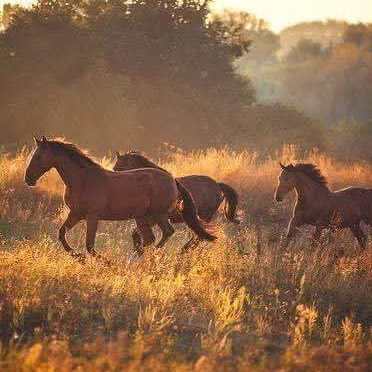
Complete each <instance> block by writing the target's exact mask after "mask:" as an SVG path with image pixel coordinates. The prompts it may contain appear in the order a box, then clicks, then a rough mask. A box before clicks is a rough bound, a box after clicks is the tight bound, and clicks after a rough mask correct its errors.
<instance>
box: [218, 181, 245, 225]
mask: <svg viewBox="0 0 372 372" xmlns="http://www.w3.org/2000/svg"><path fill="white" fill-rule="evenodd" d="M218 185H219V186H220V189H221V190H222V192H223V196H224V198H225V199H226V201H225V217H226V219H227V220H228V221H230V222H233V223H236V224H240V221H239V220H238V219H237V217H236V209H237V207H238V202H239V197H238V193H237V192H236V191H235V189H234V188H232V187H231V186H230V185H227V184H226V183H223V182H219V184H218Z"/></svg>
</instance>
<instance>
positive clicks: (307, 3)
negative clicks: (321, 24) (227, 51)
mask: <svg viewBox="0 0 372 372" xmlns="http://www.w3.org/2000/svg"><path fill="white" fill-rule="evenodd" d="M32 2H33V1H32V0H0V5H1V6H2V4H4V3H13V4H14V3H22V4H30V3H32ZM215 7H216V9H218V10H221V9H223V8H233V9H235V10H245V11H248V12H250V13H253V14H256V15H257V16H258V17H260V18H264V19H265V20H267V21H268V22H269V23H270V25H271V27H272V29H273V30H275V31H280V30H281V29H282V28H284V27H286V26H289V25H292V24H295V23H298V22H302V21H312V20H326V19H328V18H332V19H344V20H347V21H350V22H372V0H215Z"/></svg>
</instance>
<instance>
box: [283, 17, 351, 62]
mask: <svg viewBox="0 0 372 372" xmlns="http://www.w3.org/2000/svg"><path fill="white" fill-rule="evenodd" d="M346 26H347V22H344V21H335V20H328V21H327V22H320V21H313V22H303V23H298V24H296V25H294V26H290V27H287V28H285V29H284V30H283V31H282V32H281V33H280V44H281V49H280V55H286V54H287V53H288V52H289V51H290V50H291V49H292V48H293V47H294V46H296V45H297V44H298V42H299V41H300V40H301V39H309V40H313V41H316V42H319V43H321V44H322V45H323V46H327V45H329V44H330V43H336V44H338V43H339V42H341V40H342V35H343V32H344V30H345V28H346Z"/></svg>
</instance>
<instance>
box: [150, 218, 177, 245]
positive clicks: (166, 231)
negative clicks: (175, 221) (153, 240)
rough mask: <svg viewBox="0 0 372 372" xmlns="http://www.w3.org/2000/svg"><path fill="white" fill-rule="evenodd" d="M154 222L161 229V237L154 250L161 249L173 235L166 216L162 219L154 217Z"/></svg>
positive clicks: (172, 229)
mask: <svg viewBox="0 0 372 372" xmlns="http://www.w3.org/2000/svg"><path fill="white" fill-rule="evenodd" d="M154 221H155V222H156V223H157V224H158V226H159V227H160V229H161V232H162V236H161V239H160V241H159V243H158V244H156V248H162V247H163V246H164V244H165V243H166V242H167V241H168V240H169V238H170V237H171V236H172V235H173V234H174V228H173V226H172V225H171V224H170V223H169V221H168V215H166V216H163V217H156V218H154Z"/></svg>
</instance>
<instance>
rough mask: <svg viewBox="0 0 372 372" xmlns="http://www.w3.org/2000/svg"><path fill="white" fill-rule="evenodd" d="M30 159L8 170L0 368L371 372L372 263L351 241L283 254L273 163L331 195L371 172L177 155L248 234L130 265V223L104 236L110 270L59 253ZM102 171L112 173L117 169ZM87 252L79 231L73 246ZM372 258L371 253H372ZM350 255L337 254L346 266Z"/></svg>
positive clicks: (367, 181) (53, 177) (11, 163)
mask: <svg viewBox="0 0 372 372" xmlns="http://www.w3.org/2000/svg"><path fill="white" fill-rule="evenodd" d="M27 157H28V153H27V152H26V151H22V152H21V153H19V154H18V155H17V156H16V157H6V156H3V157H1V158H0V165H1V173H0V198H1V199H0V223H1V225H0V229H1V230H0V232H1V237H0V239H1V240H0V244H1V248H2V249H1V253H0V328H1V331H2V332H1V338H2V340H3V344H2V345H3V346H2V351H1V359H0V360H1V361H0V368H1V369H3V370H6V371H33V370H56V371H70V370H89V371H90V370H97V371H117V370H141V369H142V370H150V369H153V370H158V371H163V370H180V371H189V370H198V371H215V370H221V371H222V370H224V371H225V370H236V369H240V370H242V371H243V370H244V371H246V370H267V371H272V370H278V369H281V370H288V371H291V370H293V371H294V370H324V371H325V370H327V371H332V370H333V371H338V370H360V371H364V370H367V368H368V365H370V363H371V357H372V345H371V331H372V330H371V321H372V315H371V314H372V291H371V287H372V267H371V262H372V255H371V248H370V245H369V249H368V250H366V251H365V252H360V251H359V248H358V247H357V244H356V242H355V241H354V239H353V237H352V236H351V235H350V234H349V233H348V232H346V231H345V232H337V233H336V234H334V235H333V236H325V237H324V239H323V241H322V242H321V244H320V245H319V246H314V247H313V246H311V245H310V244H309V240H308V239H307V234H306V231H305V232H304V234H302V235H301V236H300V238H299V240H298V242H297V243H296V244H295V245H293V246H291V247H289V248H288V249H287V250H286V251H283V250H282V249H281V244H280V237H281V234H282V233H283V231H284V228H285V223H286V222H287V221H288V218H289V208H290V206H291V201H288V202H287V203H286V204H285V205H283V206H277V205H275V204H274V203H273V201H272V196H273V192H274V189H275V186H276V179H277V176H278V173H279V170H280V168H279V166H278V164H277V162H278V161H279V160H280V161H282V162H285V163H287V162H290V161H298V160H305V161H311V162H314V163H316V164H317V165H319V166H320V167H321V169H322V170H323V171H324V174H325V175H326V176H327V177H328V178H329V180H330V182H331V185H332V186H334V187H344V186H348V185H350V184H354V185H360V186H371V185H372V172H371V170H372V167H371V166H370V165H369V164H348V165H346V164H341V163H338V162H337V161H335V160H333V159H330V158H329V157H327V156H326V155H324V154H319V153H317V152H312V153H310V154H308V155H306V156H304V157H301V156H300V155H299V153H298V152H297V150H296V149H295V148H294V147H291V146H288V147H285V148H284V149H283V151H282V152H281V153H280V154H278V156H277V157H275V159H266V160H263V159H261V158H260V156H259V154H251V153H248V152H243V153H234V152H232V151H229V150H227V149H226V150H215V149H210V150H208V151H206V152H195V153H191V154H184V153H182V152H180V151H178V152H174V153H173V155H171V156H170V157H169V158H168V159H167V160H165V161H163V163H162V166H164V167H166V168H167V169H169V170H170V171H172V172H174V174H175V175H186V174H207V175H210V176H212V177H214V178H216V179H217V180H220V181H224V182H228V183H230V184H231V185H233V186H234V187H236V188H237V189H238V191H239V193H240V195H241V199H242V200H241V205H242V208H243V209H244V214H243V224H242V226H240V227H239V228H237V227H235V226H231V225H230V226H226V227H225V228H224V226H223V224H222V222H223V219H222V218H221V219H219V220H218V221H221V227H220V228H219V232H218V234H219V240H218V242H217V243H216V244H215V245H212V244H203V245H202V246H201V247H200V248H198V249H196V250H194V251H192V252H189V253H187V254H185V255H183V256H182V255H181V254H180V248H181V246H182V244H183V243H184V242H185V241H186V239H187V238H188V233H187V232H186V230H183V229H179V230H178V231H177V232H176V234H175V236H174V237H172V239H171V241H170V242H169V243H168V244H167V245H166V246H165V247H164V249H162V250H156V249H154V248H149V249H148V250H147V251H146V253H145V255H144V257H143V259H141V260H140V261H137V262H132V263H129V262H128V259H127V258H128V255H129V254H130V253H131V244H130V230H131V228H132V225H131V224H130V223H127V224H125V223H102V224H101V225H100V227H99V234H98V236H97V242H96V246H97V249H98V250H99V251H101V252H102V253H103V254H105V255H106V256H107V257H109V258H110V259H111V261H112V263H113V264H112V267H110V268H108V267H106V266H104V265H102V264H101V263H100V262H99V261H96V260H94V259H88V261H87V263H86V264H85V265H82V264H79V263H78V262H76V261H75V260H73V259H72V258H70V257H69V256H67V255H66V254H65V253H64V251H63V249H62V247H61V246H60V244H59V242H58V241H57V239H56V232H57V227H58V225H59V224H60V223H61V221H62V219H63V216H64V214H65V211H64V210H63V209H62V202H61V195H62V192H63V185H62V184H61V182H60V180H59V178H58V175H57V174H55V173H51V174H49V175H46V176H45V177H44V178H43V179H42V180H41V182H40V185H38V187H37V188H35V189H28V188H26V187H25V186H24V184H23V172H24V167H25V164H26V161H27ZM102 162H103V163H104V164H105V165H106V166H109V165H110V164H111V163H110V159H103V160H102ZM70 237H71V241H72V242H73V245H74V246H75V247H76V248H77V249H80V250H84V229H83V228H82V227H77V228H76V229H74V230H73V231H72V232H71V234H70ZM370 244H371V243H370ZM341 251H342V252H343V253H344V254H340V252H341Z"/></svg>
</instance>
